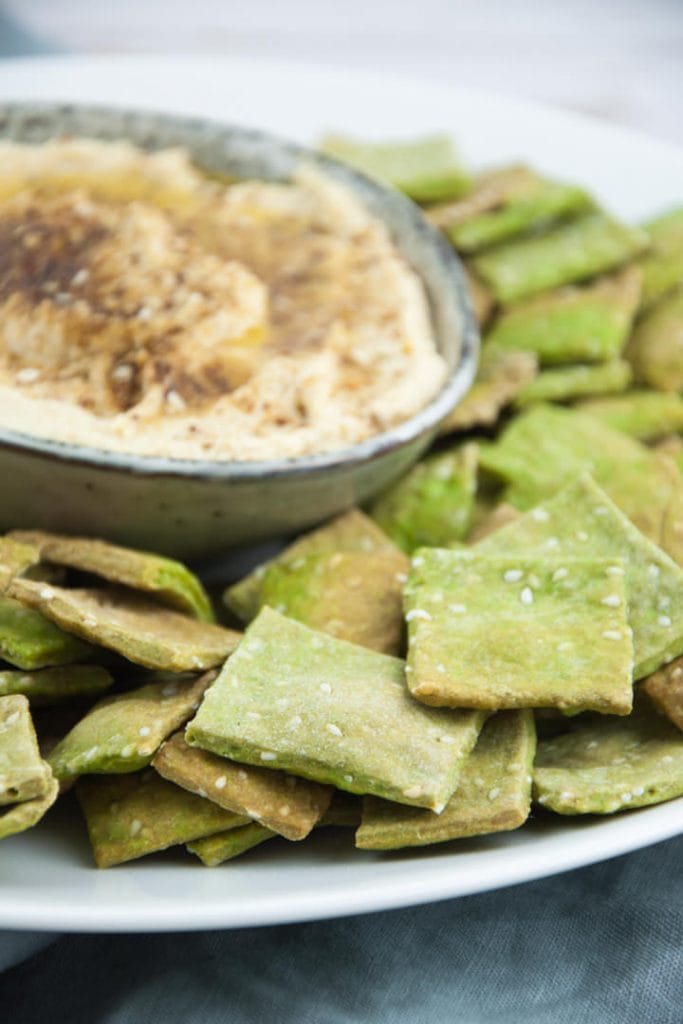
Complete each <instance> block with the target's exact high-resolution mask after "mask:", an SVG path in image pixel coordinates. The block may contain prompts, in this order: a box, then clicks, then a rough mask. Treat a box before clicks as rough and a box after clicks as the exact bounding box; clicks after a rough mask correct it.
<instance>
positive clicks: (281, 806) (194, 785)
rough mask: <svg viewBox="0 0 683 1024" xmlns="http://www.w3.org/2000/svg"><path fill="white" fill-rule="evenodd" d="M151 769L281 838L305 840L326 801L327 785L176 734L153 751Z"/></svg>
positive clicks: (316, 822)
mask: <svg viewBox="0 0 683 1024" xmlns="http://www.w3.org/2000/svg"><path fill="white" fill-rule="evenodd" d="M153 767H154V768H156V770H157V771H158V772H159V774H160V775H162V776H163V777H164V778H165V779H168V781H169V782H174V783H175V784H176V785H177V786H182V787H183V789H187V790H189V791H190V792H192V793H198V794H199V795H200V796H204V797H207V798H208V799H209V800H213V801H214V802H215V803H217V804H220V806H221V807H224V808H225V809H226V810H228V811H234V812H235V814H246V815H247V817H249V818H253V819H254V820H255V821H258V822H260V823H261V824H262V825H264V826H266V827H267V828H268V829H270V830H271V831H273V832H279V833H280V835H283V836H285V837H286V838H287V839H292V840H299V839H305V838H306V836H307V835H308V834H309V832H310V831H311V829H312V828H313V827H314V826H315V825H317V824H318V822H319V821H320V819H321V817H322V816H323V814H324V813H325V811H326V810H327V808H328V807H329V804H330V800H331V799H332V789H330V787H329V786H321V785H319V784H318V783H317V782H309V781H308V780H306V779H298V778H296V777H295V776H293V775H285V774H284V772H274V771H269V770H268V769H267V768H257V767H254V766H253V765H243V764H236V763H235V762H234V761H228V760H227V759H226V758H224V757H218V756H217V755H216V754H210V753H209V752H208V751H206V750H200V749H199V747H191V746H189V745H188V744H187V742H186V741H185V737H184V736H183V734H182V733H176V735H175V736H172V737H171V738H170V739H169V740H168V741H167V742H166V743H164V745H163V746H162V747H161V749H160V750H159V751H158V753H157V755H156V757H155V758H154V761H153Z"/></svg>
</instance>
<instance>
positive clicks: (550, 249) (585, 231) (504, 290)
mask: <svg viewBox="0 0 683 1024" xmlns="http://www.w3.org/2000/svg"><path fill="white" fill-rule="evenodd" d="M647 245H648V238H647V235H646V234H645V232H643V231H640V230H638V229H637V228H633V227H629V226H628V225H626V224H621V223H620V222H619V221H616V220H614V218H612V217H609V216H608V215H607V214H605V213H603V212H601V211H599V210H598V211H596V212H591V213H586V214H584V215H582V216H580V217H577V218H576V219H575V220H571V221H569V222H568V223H565V224H559V225H557V226H554V227H551V228H550V230H548V231H545V232H543V233H542V234H538V235H533V236H531V237H528V238H520V239H513V240H512V241H510V242H504V243H503V244H502V245H497V246H495V248H492V249H489V250H487V251H486V252H484V253H481V254H480V255H477V256H475V258H474V259H473V261H472V262H473V265H474V269H475V271H476V272H477V273H478V274H479V276H480V277H482V278H483V280H484V281H485V283H486V284H487V285H488V286H489V287H490V288H491V290H492V291H493V293H494V295H495V296H496V298H497V299H498V300H499V301H500V302H503V303H510V302H514V301H516V300H517V299H523V298H526V297H527V296H529V295H534V294H536V293H538V292H542V291H545V290H546V289H548V288H558V287H560V286H561V285H565V284H572V283H574V282H575V281H583V280H585V279H586V278H589V277H595V276H596V275H597V274H602V273H604V272H605V271H608V270H612V269H614V268H615V267H619V266H621V265H622V264H623V263H626V262H628V261H629V260H632V259H633V258H634V256H637V255H638V254H639V253H641V252H643V250H644V249H646V248H647Z"/></svg>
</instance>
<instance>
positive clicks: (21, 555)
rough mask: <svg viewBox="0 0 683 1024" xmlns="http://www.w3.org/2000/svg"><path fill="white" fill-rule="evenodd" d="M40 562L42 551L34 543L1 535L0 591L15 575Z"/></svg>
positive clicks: (0, 591)
mask: <svg viewBox="0 0 683 1024" xmlns="http://www.w3.org/2000/svg"><path fill="white" fill-rule="evenodd" d="M38 562H40V552H39V551H38V549H37V548H36V547H35V546H34V545H33V544H27V543H24V542H21V541H18V540H15V539H14V538H13V537H0V593H2V592H3V591H4V590H5V588H6V587H7V585H8V584H9V583H10V582H11V580H13V579H14V577H15V576H19V575H21V573H23V572H25V571H26V570H27V569H30V568H31V567H32V566H34V565H36V564H37V563H38Z"/></svg>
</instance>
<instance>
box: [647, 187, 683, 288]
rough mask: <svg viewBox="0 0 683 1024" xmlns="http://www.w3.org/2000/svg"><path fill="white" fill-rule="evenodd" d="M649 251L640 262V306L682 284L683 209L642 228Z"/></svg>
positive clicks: (668, 213) (665, 214)
mask: <svg viewBox="0 0 683 1024" xmlns="http://www.w3.org/2000/svg"><path fill="white" fill-rule="evenodd" d="M643 227H644V229H645V231H646V232H647V234H648V236H649V238H650V245H651V248H650V251H649V252H648V254H647V256H646V257H645V259H644V260H643V306H644V307H646V308H647V307H649V306H651V305H652V304H653V303H654V302H657V301H658V300H659V299H661V298H662V297H663V296H664V295H666V293H667V292H668V291H670V290H671V289H672V288H677V287H678V286H679V285H681V284H683V206H680V207H678V208H677V209H674V210H669V211H667V212H666V213H663V214H662V215H661V216H659V217H656V218H655V219H654V220H651V221H649V222H648V223H647V224H644V225H643Z"/></svg>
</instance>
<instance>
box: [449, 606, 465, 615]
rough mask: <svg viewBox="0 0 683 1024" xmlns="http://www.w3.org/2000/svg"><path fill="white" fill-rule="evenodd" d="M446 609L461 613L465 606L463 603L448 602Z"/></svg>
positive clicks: (457, 613) (463, 611)
mask: <svg viewBox="0 0 683 1024" xmlns="http://www.w3.org/2000/svg"><path fill="white" fill-rule="evenodd" d="M448 610H449V611H451V612H454V613H455V614H456V615H463V614H464V613H465V612H466V611H467V608H466V607H465V605H464V604H449V606H448Z"/></svg>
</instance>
